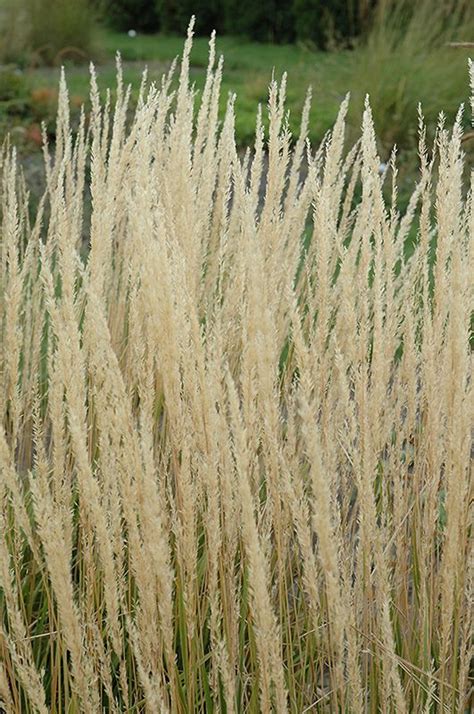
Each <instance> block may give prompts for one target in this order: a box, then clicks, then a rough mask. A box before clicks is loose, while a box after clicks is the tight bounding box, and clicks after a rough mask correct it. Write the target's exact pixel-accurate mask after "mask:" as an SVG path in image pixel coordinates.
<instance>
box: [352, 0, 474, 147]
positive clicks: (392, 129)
mask: <svg viewBox="0 0 474 714" xmlns="http://www.w3.org/2000/svg"><path fill="white" fill-rule="evenodd" d="M473 34H474V9H473V5H472V3H470V2H466V0H440V1H439V2H438V1H436V0H419V1H418V2H415V3H414V2H411V0H382V1H381V2H380V3H378V5H377V8H376V10H375V11H374V13H373V20H372V23H371V26H370V29H369V30H368V32H367V33H366V37H365V39H364V38H362V41H361V42H360V43H359V46H358V48H357V49H356V51H355V52H354V57H353V63H352V66H351V77H350V83H351V85H350V86H351V94H352V97H353V105H352V109H351V113H350V120H351V123H352V124H353V125H355V126H358V119H359V114H360V109H361V107H362V106H363V102H364V97H365V95H366V94H367V93H369V94H370V102H371V107H372V112H373V116H374V121H375V126H376V129H377V133H378V136H379V139H380V143H381V149H382V151H383V152H384V153H385V155H386V156H387V155H388V154H389V152H390V151H391V149H392V147H393V145H394V144H395V143H396V144H397V145H398V146H399V148H400V149H405V150H412V151H416V147H417V126H416V112H417V106H418V104H419V103H420V102H421V103H422V104H423V110H424V112H425V116H426V118H427V121H428V124H429V127H430V128H432V129H434V127H435V125H436V116H437V114H438V112H439V107H440V106H442V107H443V108H444V109H445V111H447V112H448V114H449V118H450V120H452V121H454V115H455V111H456V107H457V106H459V104H460V103H461V102H462V101H464V100H465V99H467V93H466V85H465V82H464V81H463V72H462V68H463V67H464V66H465V63H466V61H467V57H468V50H467V49H466V50H464V51H463V50H453V49H452V48H451V47H449V46H448V45H449V43H450V42H451V41H453V40H466V39H470V37H472V36H473ZM433 133H434V132H433ZM433 133H432V135H431V136H433Z"/></svg>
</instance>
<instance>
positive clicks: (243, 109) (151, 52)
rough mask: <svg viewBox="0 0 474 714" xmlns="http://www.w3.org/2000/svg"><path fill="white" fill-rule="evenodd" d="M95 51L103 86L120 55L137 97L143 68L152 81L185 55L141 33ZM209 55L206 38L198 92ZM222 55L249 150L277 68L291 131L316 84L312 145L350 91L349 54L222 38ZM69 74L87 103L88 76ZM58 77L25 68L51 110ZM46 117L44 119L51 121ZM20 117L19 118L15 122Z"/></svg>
mask: <svg viewBox="0 0 474 714" xmlns="http://www.w3.org/2000/svg"><path fill="white" fill-rule="evenodd" d="M97 47H98V53H97V60H96V65H97V70H98V75H99V85H100V87H101V88H103V89H105V88H106V87H113V86H114V83H115V61H114V57H115V53H116V52H117V51H119V52H120V53H121V56H122V60H123V64H124V77H125V80H126V81H127V82H130V83H131V84H132V87H133V88H134V93H135V95H136V92H137V91H138V86H139V83H140V78H141V73H142V71H143V68H144V66H145V65H147V66H148V69H149V76H150V78H151V79H157V78H160V77H161V75H162V73H163V71H164V70H166V68H167V67H168V66H169V64H170V62H171V60H172V59H173V58H174V57H176V56H177V55H179V54H180V53H181V51H182V48H183V38H182V37H169V36H162V35H138V36H137V37H135V38H130V37H128V35H126V34H122V33H116V32H111V31H105V30H101V31H100V34H99V36H98V38H97ZM208 49H209V47H208V39H207V38H200V37H198V38H196V39H195V41H194V46H193V51H192V55H191V68H192V76H193V77H194V80H195V82H196V87H197V89H201V88H202V86H203V84H204V77H205V72H206V66H207V56H208ZM217 53H218V54H223V55H224V58H225V62H224V77H223V84H222V96H221V108H222V110H223V109H224V107H225V104H226V101H227V96H228V93H229V92H235V93H236V94H237V103H236V134H237V140H238V142H239V143H240V144H241V145H244V144H248V143H249V142H250V141H252V139H253V135H254V129H255V118H256V110H257V105H258V103H259V102H262V103H263V104H265V103H266V101H267V91H268V85H269V82H270V80H271V76H272V68H274V70H275V75H276V77H277V78H280V77H281V74H282V73H283V72H284V71H287V73H288V109H289V110H290V126H291V128H292V130H294V131H297V129H298V125H299V119H300V114H301V109H302V107H303V103H304V99H305V95H306V91H307V88H308V87H309V86H310V85H311V87H312V89H313V108H312V113H311V132H310V135H311V139H313V140H318V139H320V138H321V137H322V135H323V134H324V132H325V131H326V130H327V129H329V127H330V126H331V125H332V123H333V122H334V119H335V116H336V114H337V110H338V107H339V104H340V102H341V99H342V98H343V96H344V94H345V92H346V91H347V89H348V86H344V78H343V75H344V73H345V71H346V70H347V67H348V66H349V61H350V54H349V53H347V52H341V53H333V54H331V53H324V52H312V51H310V50H308V49H305V48H303V47H297V46H291V45H262V44H258V43H255V42H248V41H246V40H242V39H241V38H236V37H219V38H218V39H217ZM66 73H67V80H68V86H69V90H70V95H71V97H73V98H74V103H75V104H76V105H77V104H79V102H80V100H81V99H82V100H84V101H86V100H87V97H88V85H89V77H88V72H87V71H85V68H84V66H83V65H82V66H78V65H72V64H71V65H69V66H68V64H67V62H66ZM58 78H59V71H58V69H57V68H37V69H31V68H29V69H25V70H24V76H23V79H24V87H25V90H26V91H27V92H28V93H29V94H31V93H32V92H33V93H34V96H35V97H38V96H39V102H38V100H36V101H37V102H38V103H39V104H40V105H41V103H42V102H43V104H48V100H49V103H50V104H54V90H55V89H56V87H57V84H58ZM43 90H44V91H43ZM0 92H1V87H0ZM43 95H44V96H43ZM33 109H35V108H34V107H33ZM42 109H44V110H45V113H46V114H47V113H48V112H47V109H48V107H46V108H45V107H41V106H39V107H38V108H37V110H38V111H37V112H35V111H33V114H32V116H33V119H35V118H36V114H38V118H42V117H41V116H40V115H41V112H42ZM51 109H52V107H51ZM52 113H53V112H52V111H51V114H52ZM12 114H13V116H12V121H11V124H14V123H15V117H14V114H15V112H14V111H13V112H12ZM48 118H49V117H48V116H46V119H48ZM22 119H23V117H22V116H21V112H19V113H18V118H17V121H22ZM52 119H53V116H51V120H52Z"/></svg>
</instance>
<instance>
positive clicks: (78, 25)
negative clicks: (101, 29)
mask: <svg viewBox="0 0 474 714" xmlns="http://www.w3.org/2000/svg"><path fill="white" fill-rule="evenodd" d="M95 23H96V11H95V8H93V7H92V5H91V3H90V1H89V0H4V1H3V2H2V1H1V0H0V33H1V34H2V39H4V38H5V39H4V42H3V43H1V45H0V47H1V49H0V61H4V62H5V61H10V62H17V63H30V64H59V63H61V62H63V61H64V60H65V59H66V58H67V59H72V60H73V61H75V62H76V61H84V60H87V59H89V58H90V57H91V55H92V54H93V50H94V30H95Z"/></svg>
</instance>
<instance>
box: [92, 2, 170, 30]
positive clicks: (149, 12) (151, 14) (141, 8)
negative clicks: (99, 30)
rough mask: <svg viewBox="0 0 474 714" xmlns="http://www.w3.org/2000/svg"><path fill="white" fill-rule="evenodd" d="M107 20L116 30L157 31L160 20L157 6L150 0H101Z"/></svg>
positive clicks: (101, 6)
mask: <svg viewBox="0 0 474 714" xmlns="http://www.w3.org/2000/svg"><path fill="white" fill-rule="evenodd" d="M98 4H99V8H100V10H101V12H102V14H103V16H104V19H105V21H106V22H107V23H108V24H109V25H110V26H111V27H113V28H114V29H115V30H122V31H126V30H131V29H133V30H140V31H144V32H147V31H149V32H156V31H157V30H159V29H160V22H159V19H158V14H157V12H156V7H155V4H154V2H153V1H150V0H102V2H100V0H99V3H98Z"/></svg>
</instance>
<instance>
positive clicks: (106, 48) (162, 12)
mask: <svg viewBox="0 0 474 714" xmlns="http://www.w3.org/2000/svg"><path fill="white" fill-rule="evenodd" d="M193 13H195V14H196V27H195V35H196V41H195V45H194V49H193V54H192V57H191V64H192V76H193V79H194V81H195V83H196V87H197V89H200V88H201V87H202V85H203V81H204V75H205V67H206V64H207V50H208V37H209V34H210V32H211V31H212V30H213V29H216V31H217V33H218V41H217V49H218V51H219V52H222V53H223V54H224V57H225V65H224V81H223V92H222V107H221V108H222V111H224V108H225V104H226V98H227V94H228V92H229V91H235V92H236V93H237V118H236V132H237V140H238V142H239V144H240V145H241V146H244V145H247V144H249V143H250V142H251V141H252V138H253V132H254V127H255V116H256V109H257V103H258V102H262V103H265V102H266V97H267V87H268V84H269V81H270V78H271V73H272V70H273V69H274V70H275V72H276V74H277V75H279V74H281V73H282V72H283V71H285V70H287V71H288V107H289V110H290V127H291V129H292V131H293V132H294V133H295V134H297V132H298V124H299V113H300V111H301V108H302V106H303V103H304V98H305V94H306V90H307V87H308V86H309V85H311V86H312V88H313V109H312V114H311V131H310V137H311V139H312V140H313V141H314V142H317V141H319V140H320V139H321V138H322V136H323V135H324V133H325V131H327V130H328V129H329V128H330V126H331V125H332V123H333V121H334V119H335V116H336V113H337V109H338V106H339V104H340V101H341V99H342V98H343V97H344V95H345V94H346V93H347V92H348V91H350V92H351V96H352V99H351V105H350V112H349V117H348V122H349V134H350V136H349V139H350V140H353V139H354V138H355V137H356V136H357V135H358V131H359V126H360V122H361V112H362V107H363V102H364V97H365V95H366V93H369V94H370V101H371V105H372V110H373V113H374V118H375V123H376V128H377V133H378V136H379V138H380V146H379V149H380V152H381V158H382V160H383V161H386V160H387V159H388V156H389V154H390V151H391V149H392V147H393V145H394V144H395V143H396V144H397V147H398V151H399V154H401V155H402V156H403V157H404V161H403V162H401V163H403V170H404V171H405V173H406V174H407V175H408V176H413V174H414V172H415V171H416V153H417V135H416V129H417V106H418V102H421V104H422V106H423V111H424V114H425V116H426V119H427V121H428V125H429V127H430V128H431V131H433V128H434V127H435V125H436V121H437V116H438V112H439V110H440V109H441V108H442V109H443V110H444V112H445V114H446V115H447V118H448V119H451V118H452V117H453V116H454V114H455V113H456V111H457V109H458V107H459V104H460V103H461V102H463V101H464V102H467V100H468V95H469V90H468V81H467V58H468V56H469V53H471V54H472V53H473V50H472V49H471V50H469V49H459V48H453V47H451V46H449V43H451V42H453V41H458V42H462V41H468V40H474V2H472V0H416V1H415V0H288V2H286V3H283V2H280V1H279V0H258V2H255V0H199V2H198V1H197V0H0V63H1V65H0V136H1V135H4V134H6V133H7V132H12V133H13V134H14V136H15V143H17V144H19V145H20V147H21V146H22V147H23V149H24V151H25V152H33V151H34V150H36V149H37V148H39V146H40V145H41V130H40V126H41V123H42V122H43V121H44V122H45V123H46V125H47V128H48V130H49V132H50V138H51V139H52V140H54V133H53V132H54V121H55V112H56V97H57V84H58V77H59V74H58V70H57V67H58V66H59V65H66V68H67V77H68V85H69V89H70V95H71V103H72V109H73V115H74V114H75V116H76V121H77V116H78V114H79V109H80V106H81V105H82V103H85V104H86V111H87V102H88V82H89V77H88V70H87V63H88V62H89V61H90V60H93V61H94V62H95V63H96V64H97V65H98V70H99V79H100V86H101V87H102V88H105V87H107V86H110V87H113V85H114V79H115V54H116V52H117V51H120V53H121V55H122V58H123V62H124V70H125V78H126V80H127V81H129V82H131V84H132V87H133V93H132V97H133V98H134V99H136V97H137V92H138V87H139V83H140V78H141V72H142V70H143V67H144V66H145V64H146V65H148V68H149V73H150V76H151V78H158V77H159V76H160V75H161V74H162V72H163V71H164V70H165V69H166V68H167V67H168V66H169V63H170V62H171V60H172V59H173V58H174V57H175V56H176V55H177V54H179V53H180V51H181V49H182V42H183V36H184V34H185V32H186V28H187V25H188V23H189V18H190V16H191V15H192V14H193ZM465 121H466V128H467V127H468V126H469V122H470V117H469V116H468V115H467V113H466V118H465ZM471 143H472V142H471Z"/></svg>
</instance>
